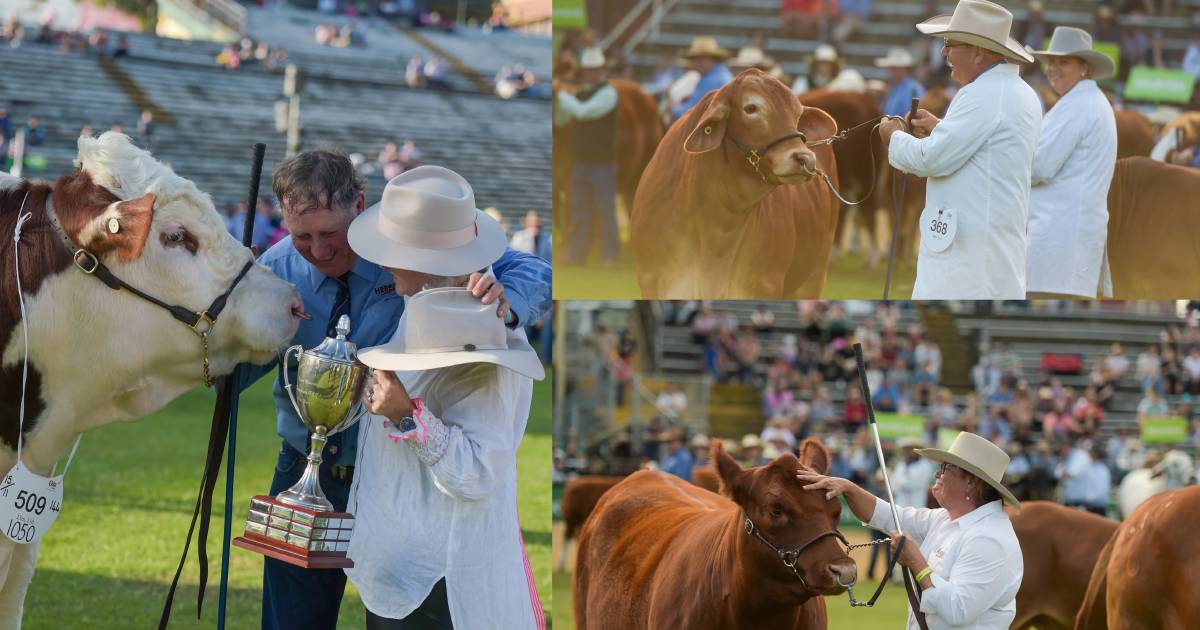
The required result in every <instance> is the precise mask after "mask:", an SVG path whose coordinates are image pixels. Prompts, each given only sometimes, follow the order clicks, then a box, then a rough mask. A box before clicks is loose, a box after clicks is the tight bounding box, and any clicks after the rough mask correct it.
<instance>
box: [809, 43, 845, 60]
mask: <svg viewBox="0 0 1200 630" xmlns="http://www.w3.org/2000/svg"><path fill="white" fill-rule="evenodd" d="M812 60H813V61H829V62H831V63H837V62H839V61H841V60H842V58H841V57H840V56H838V51H837V49H836V48H834V47H833V46H830V45H829V44H821V45H820V46H817V49H816V50H814V51H813V56H812Z"/></svg>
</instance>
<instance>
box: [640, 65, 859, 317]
mask: <svg viewBox="0 0 1200 630" xmlns="http://www.w3.org/2000/svg"><path fill="white" fill-rule="evenodd" d="M836 131H837V125H836V123H835V122H834V120H833V119H832V118H830V117H829V114H826V113H825V112H824V111H821V110H819V109H816V108H814V107H804V106H803V105H801V104H800V102H799V101H798V100H797V99H796V96H795V95H794V94H792V92H791V90H789V89H788V87H787V86H785V85H784V84H783V83H780V82H779V80H778V79H775V78H774V77H771V76H770V75H768V74H766V73H764V72H762V71H760V70H756V69H750V70H746V71H744V72H742V73H741V74H739V75H738V76H737V77H736V78H735V79H734V80H733V81H732V82H730V83H729V84H727V85H725V87H723V88H721V89H720V90H717V91H715V92H711V93H709V94H708V95H707V96H705V97H704V99H703V100H701V101H700V103H698V104H697V105H696V106H695V107H693V108H692V109H691V110H689V111H688V113H687V114H686V115H684V117H683V118H681V119H679V120H678V121H676V122H675V124H674V125H673V126H672V127H671V129H670V130H669V131H668V132H667V135H666V137H665V138H663V141H662V142H661V143H660V144H659V146H658V150H657V151H656V152H655V154H654V158H653V159H652V160H651V161H650V165H649V166H647V167H646V172H645V173H643V175H642V181H641V182H640V183H639V184H638V190H637V196H636V197H635V198H634V203H633V216H632V223H631V224H630V230H629V231H630V236H631V240H632V244H633V253H634V258H635V260H636V264H637V274H638V284H639V285H640V287H641V291H642V296H643V297H645V298H711V299H736V298H743V299H749V298H754V299H784V298H802V297H817V296H819V295H820V294H821V291H822V290H823V289H824V287H825V277H826V274H827V272H828V267H829V254H830V251H831V249H832V247H833V234H834V229H835V227H836V220H837V209H838V204H837V202H836V200H835V199H834V197H833V195H832V194H831V193H830V192H829V190H828V189H827V188H826V186H825V183H824V182H823V181H821V180H820V179H819V178H817V177H814V174H815V172H816V171H817V170H820V171H824V172H825V173H827V174H828V175H829V177H830V179H831V181H832V182H833V184H834V185H835V186H836V185H837V181H838V179H837V167H836V160H835V158H834V156H833V151H832V150H831V149H830V147H829V146H828V145H822V146H819V147H816V148H815V149H812V148H810V147H809V146H808V143H809V142H813V141H816V140H822V139H825V138H828V137H830V136H832V135H833V134H834V133H835V132H836Z"/></svg>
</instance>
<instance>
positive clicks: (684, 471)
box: [661, 448, 696, 481]
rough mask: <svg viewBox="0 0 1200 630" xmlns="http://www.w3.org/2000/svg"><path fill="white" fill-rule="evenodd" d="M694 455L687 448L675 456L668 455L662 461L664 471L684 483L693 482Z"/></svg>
mask: <svg viewBox="0 0 1200 630" xmlns="http://www.w3.org/2000/svg"><path fill="white" fill-rule="evenodd" d="M695 461H696V460H694V459H692V454H691V453H689V452H688V450H687V449H686V448H681V449H679V452H677V453H675V454H674V455H667V456H666V457H664V458H663V460H662V464H661V467H662V471H663V472H668V473H671V474H672V475H675V476H676V477H679V478H680V479H682V480H684V481H691V480H692V467H693V466H694V465H695Z"/></svg>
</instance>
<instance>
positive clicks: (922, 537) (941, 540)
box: [868, 499, 1025, 630]
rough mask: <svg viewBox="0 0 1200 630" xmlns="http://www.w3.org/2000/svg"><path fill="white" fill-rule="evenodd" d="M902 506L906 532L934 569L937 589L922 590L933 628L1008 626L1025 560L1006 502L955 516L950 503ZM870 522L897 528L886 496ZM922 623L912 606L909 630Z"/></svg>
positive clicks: (1014, 612) (995, 629)
mask: <svg viewBox="0 0 1200 630" xmlns="http://www.w3.org/2000/svg"><path fill="white" fill-rule="evenodd" d="M896 510H897V512H898V513H899V517H900V526H901V527H902V528H903V529H904V534H905V535H906V536H908V537H910V538H911V539H912V540H913V541H916V542H917V543H919V544H920V545H921V554H922V555H923V556H925V560H926V561H927V562H928V563H929V566H930V567H932V568H933V573H931V574H930V579H931V580H933V588H929V589H925V591H924V592H923V593H922V594H921V612H923V613H925V621H926V623H927V624H928V625H929V630H943V629H946V628H978V629H979V630H1006V629H1007V628H1008V626H1009V624H1011V623H1012V621H1013V618H1014V617H1016V615H1017V591H1018V590H1019V589H1020V588H1021V578H1022V577H1023V576H1024V574H1025V563H1024V560H1022V558H1021V545H1020V543H1019V542H1018V541H1017V535H1016V533H1015V532H1014V531H1013V527H1012V523H1011V522H1010V521H1009V520H1008V514H1006V513H1005V512H1004V510H1003V508H1002V507H1001V502H1000V501H992V502H991V503H987V504H985V505H981V506H979V507H977V508H975V510H974V511H972V512H970V513H969V514H964V515H963V516H960V517H958V518H957V519H955V520H950V515H949V514H948V513H947V512H946V510H945V509H944V508H938V509H936V510H931V509H928V508H912V507H897V508H896ZM868 525H870V526H871V527H874V528H876V529H879V530H883V531H888V532H890V531H892V530H894V529H895V528H896V526H895V524H894V523H893V521H892V508H891V506H889V505H888V504H887V502H886V501H883V500H882V499H876V501H875V513H874V514H873V515H872V516H871V522H870V523H868ZM919 627H920V626H918V625H917V619H916V617H915V616H913V614H912V610H911V609H910V610H909V612H908V630H917V629H918V628H919Z"/></svg>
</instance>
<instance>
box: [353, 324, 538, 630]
mask: <svg viewBox="0 0 1200 630" xmlns="http://www.w3.org/2000/svg"><path fill="white" fill-rule="evenodd" d="M402 322H403V319H402ZM402 330H403V323H401V325H400V327H399V328H398V330H397V333H396V334H398V335H402V334H403V332H402ZM396 375H397V376H398V377H399V378H400V380H401V381H402V382H403V383H404V387H405V388H406V389H407V390H408V392H409V395H410V396H413V397H418V396H419V397H423V398H424V400H425V404H426V408H427V410H428V411H427V413H432V414H433V415H434V416H436V417H437V418H439V419H440V420H441V421H442V422H443V423H445V425H446V426H448V427H449V429H450V431H449V433H448V439H447V441H446V443H445V444H444V445H439V446H438V450H439V451H440V450H441V449H442V448H443V447H444V449H445V451H444V454H442V455H441V457H440V459H437V461H436V463H434V464H433V465H432V466H428V465H426V464H424V463H423V462H422V461H421V459H420V458H419V457H418V452H417V451H418V448H419V447H417V446H415V445H414V444H412V443H409V442H395V441H393V440H392V439H389V437H388V434H389V433H391V432H394V431H395V427H393V426H392V425H391V424H390V423H388V421H387V420H386V419H385V418H383V417H382V416H376V415H368V416H366V417H364V418H363V419H362V422H363V423H364V425H363V426H362V427H360V429H359V444H358V461H357V463H356V470H355V474H354V482H353V484H352V486H351V489H350V501H349V507H348V511H349V512H351V513H352V514H354V515H355V524H354V533H353V535H352V537H351V539H350V550H349V553H348V555H349V557H350V559H351V560H353V561H354V567H353V568H351V569H346V575H347V576H349V578H350V581H352V582H354V586H355V587H356V588H358V591H359V593H361V595H362V600H363V604H364V605H365V606H366V607H367V609H368V610H370V611H371V612H373V613H375V614H376V615H379V616H381V617H386V618H389V619H400V618H403V617H405V616H407V615H408V614H410V613H411V612H412V611H413V610H415V609H416V608H417V606H419V605H420V604H421V602H423V601H424V600H425V598H426V597H427V596H428V595H429V592H430V590H431V589H432V588H433V585H434V584H435V583H436V582H437V581H438V580H439V579H441V578H442V577H443V576H444V577H445V578H446V594H447V599H448V600H449V604H450V615H451V617H452V618H453V619H454V626H455V627H456V628H514V629H530V628H537V629H544V628H545V620H544V617H543V612H542V605H541V602H540V600H539V599H538V595H537V589H536V586H535V583H534V580H533V572H532V570H531V569H530V566H529V561H528V558H527V556H526V554H525V549H524V542H523V541H522V538H521V528H520V523H519V522H518V516H517V460H516V452H517V447H518V445H519V444H520V442H521V437H522V436H523V435H524V433H525V424H526V422H527V420H528V417H529V407H530V403H531V400H532V397H533V382H532V381H531V380H530V379H529V378H526V377H524V376H521V375H520V374H518V373H516V372H514V371H512V370H509V369H506V368H501V367H497V366H495V365H491V364H486V363H476V364H466V365H457V366H453V367H448V368H442V369H435V370H427V371H423V372H397V373H396ZM431 435H432V433H431Z"/></svg>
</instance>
